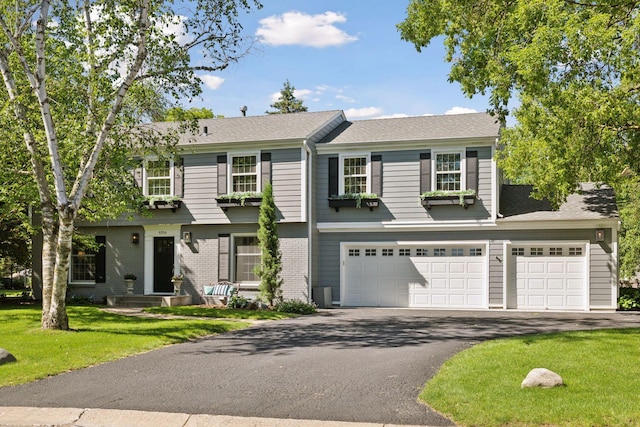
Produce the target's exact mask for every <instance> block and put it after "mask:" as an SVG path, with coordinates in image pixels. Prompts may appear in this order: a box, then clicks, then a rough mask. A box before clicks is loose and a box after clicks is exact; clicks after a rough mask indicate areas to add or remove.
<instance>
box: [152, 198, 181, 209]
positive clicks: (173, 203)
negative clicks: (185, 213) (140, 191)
mask: <svg viewBox="0 0 640 427" xmlns="http://www.w3.org/2000/svg"><path fill="white" fill-rule="evenodd" d="M181 202H182V200H181V199H180V198H179V197H176V196H147V197H145V200H144V204H145V205H148V206H149V208H153V207H156V206H158V205H168V206H170V207H171V208H179V207H180V203H181Z"/></svg>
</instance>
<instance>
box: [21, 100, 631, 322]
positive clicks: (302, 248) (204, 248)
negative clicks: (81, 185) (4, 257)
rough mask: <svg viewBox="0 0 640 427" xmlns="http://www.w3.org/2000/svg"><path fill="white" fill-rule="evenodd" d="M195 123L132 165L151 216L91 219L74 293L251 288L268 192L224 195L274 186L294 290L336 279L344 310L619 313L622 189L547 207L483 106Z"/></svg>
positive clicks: (307, 290)
mask: <svg viewBox="0 0 640 427" xmlns="http://www.w3.org/2000/svg"><path fill="white" fill-rule="evenodd" d="M151 126H156V127H158V128H159V129H160V130H162V129H163V128H164V127H166V126H171V124H167V123H161V124H154V125H151ZM199 126H200V129H199V132H198V133H197V134H192V135H184V136H183V138H182V140H181V142H180V143H179V152H180V157H179V158H176V159H171V160H159V159H157V158H146V159H143V160H142V163H141V164H142V166H141V168H140V170H138V171H136V178H137V180H138V183H139V185H140V187H141V189H142V191H143V192H144V193H145V195H147V196H149V197H150V198H152V199H153V198H155V200H156V201H152V202H150V204H149V208H150V209H151V212H153V216H152V217H150V218H149V217H143V216H135V218H134V220H133V221H130V220H127V219H121V220H116V221H108V222H103V223H96V224H89V223H86V224H83V226H82V228H81V231H82V232H84V233H91V234H94V235H95V236H96V239H97V240H98V241H99V242H101V243H103V247H102V249H101V250H99V251H98V252H96V253H90V252H88V251H83V250H81V248H77V249H75V250H74V251H73V254H72V262H71V272H70V277H69V286H70V289H72V292H73V293H75V294H87V295H93V296H94V298H97V299H99V298H102V297H104V296H106V295H110V294H122V293H124V282H123V280H122V277H123V274H124V273H128V272H131V273H134V274H136V275H137V276H138V278H139V280H138V284H137V288H136V290H135V292H136V293H139V294H165V293H170V292H172V289H173V288H172V286H171V282H170V278H171V276H172V275H173V274H178V273H181V274H184V277H185V284H184V285H183V292H187V293H190V294H192V295H193V296H194V298H195V299H196V300H197V298H198V295H200V294H201V292H202V290H203V287H204V286H205V285H209V284H211V283H215V282H219V281H232V282H234V283H237V284H239V285H240V289H241V292H242V293H246V294H249V295H253V294H255V293H256V292H257V286H258V278H257V277H256V276H255V274H254V272H253V269H254V267H255V266H256V265H257V264H258V263H259V262H260V251H259V249H258V244H257V238H256V233H257V227H258V226H257V221H258V211H259V208H258V206H259V204H260V198H259V197H258V198H256V197H248V198H241V200H231V199H229V198H228V197H226V198H225V197H224V196H225V195H230V194H236V193H243V194H245V196H255V195H254V194H249V195H247V194H246V193H247V192H250V193H253V192H257V193H259V192H260V191H261V189H262V188H263V187H264V185H265V184H266V183H267V182H271V183H272V185H273V193H274V199H275V203H276V207H277V212H278V220H279V237H280V247H281V251H282V264H283V269H282V279H283V281H284V284H283V291H284V297H285V298H299V299H304V300H307V299H310V298H312V295H313V292H314V291H317V290H318V289H326V288H330V293H331V299H332V301H333V303H334V304H336V305H340V306H384V307H424V308H442V309H447V308H457V309H460V308H472V309H488V308H495V309H521V310H522V309H524V310H597V309H615V308H616V305H617V304H616V299H617V260H618V253H617V248H618V242H617V229H618V223H619V221H618V216H617V211H616V206H615V200H614V197H613V194H612V193H611V191H610V190H609V189H607V188H597V187H595V186H593V185H587V184H585V185H584V188H583V190H582V191H581V192H579V193H577V194H574V195H572V196H571V197H569V199H568V200H567V202H566V203H565V204H564V205H562V206H561V207H560V209H558V210H552V209H551V208H550V206H549V204H548V203H546V202H544V201H536V200H533V199H531V198H529V193H530V191H531V189H530V188H529V187H525V186H512V185H506V184H504V183H503V182H502V179H501V174H500V171H499V170H498V168H497V166H496V163H495V160H494V158H495V154H496V150H497V149H498V148H499V146H498V143H499V137H500V125H499V124H498V123H496V121H495V119H494V118H492V117H491V116H489V115H487V114H484V113H480V114H465V115H450V116H424V117H409V118H398V119H380V120H365V121H353V122H352V121H347V120H346V118H345V116H344V113H343V112H342V111H326V112H316V113H298V114H283V115H267V116H252V117H238V118H229V119H210V120H201V121H200V123H199ZM345 195H347V196H345ZM158 200H160V201H158ZM167 200H169V201H167ZM36 258H37V257H36ZM34 270H35V271H36V274H35V276H36V279H37V265H34ZM325 295H326V293H325Z"/></svg>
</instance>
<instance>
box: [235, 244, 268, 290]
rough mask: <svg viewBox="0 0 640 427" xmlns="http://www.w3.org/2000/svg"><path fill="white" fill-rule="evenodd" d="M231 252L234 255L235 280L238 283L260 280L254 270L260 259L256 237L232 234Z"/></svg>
mask: <svg viewBox="0 0 640 427" xmlns="http://www.w3.org/2000/svg"><path fill="white" fill-rule="evenodd" d="M233 253H234V256H235V263H234V264H235V272H234V273H235V274H234V277H235V281H236V282H238V283H257V282H260V278H259V277H258V276H257V275H256V273H255V272H254V269H255V268H256V266H258V265H260V261H261V254H260V247H259V246H258V237H257V236H255V235H253V236H233Z"/></svg>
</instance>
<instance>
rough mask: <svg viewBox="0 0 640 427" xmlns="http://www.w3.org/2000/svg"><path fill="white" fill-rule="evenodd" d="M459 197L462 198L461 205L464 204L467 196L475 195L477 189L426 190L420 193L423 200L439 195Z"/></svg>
mask: <svg viewBox="0 0 640 427" xmlns="http://www.w3.org/2000/svg"><path fill="white" fill-rule="evenodd" d="M456 196H457V197H458V198H459V200H460V206H464V205H465V202H464V199H465V197H475V196H476V190H460V191H442V190H437V191H425V192H424V193H422V194H421V195H420V199H421V200H425V199H430V198H438V197H456Z"/></svg>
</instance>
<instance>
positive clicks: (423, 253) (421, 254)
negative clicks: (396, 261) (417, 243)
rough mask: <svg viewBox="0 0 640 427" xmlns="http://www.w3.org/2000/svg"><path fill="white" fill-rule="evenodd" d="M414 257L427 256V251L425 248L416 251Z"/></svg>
mask: <svg viewBox="0 0 640 427" xmlns="http://www.w3.org/2000/svg"><path fill="white" fill-rule="evenodd" d="M416 256H429V249H427V248H418V249H416Z"/></svg>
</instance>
